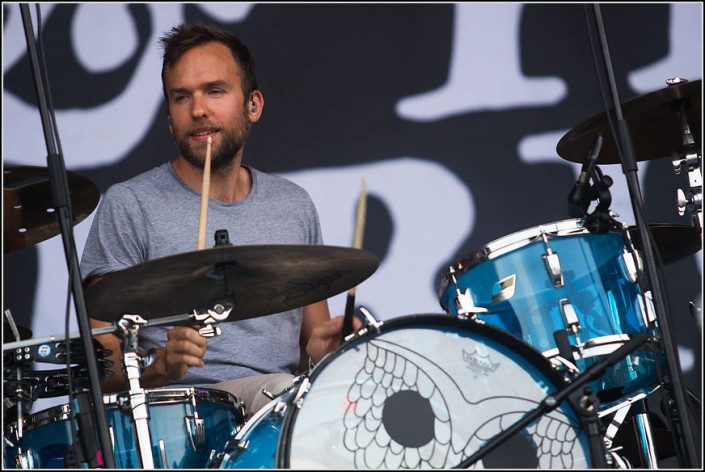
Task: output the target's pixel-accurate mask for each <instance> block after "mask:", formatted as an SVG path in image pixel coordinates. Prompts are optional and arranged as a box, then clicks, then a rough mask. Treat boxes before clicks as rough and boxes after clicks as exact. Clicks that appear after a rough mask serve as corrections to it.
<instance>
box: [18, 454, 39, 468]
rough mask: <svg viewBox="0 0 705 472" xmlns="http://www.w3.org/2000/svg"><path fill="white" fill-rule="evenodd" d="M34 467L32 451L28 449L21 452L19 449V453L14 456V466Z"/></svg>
mask: <svg viewBox="0 0 705 472" xmlns="http://www.w3.org/2000/svg"><path fill="white" fill-rule="evenodd" d="M35 467H36V465H35V463H34V457H33V456H32V451H31V450H28V451H26V452H22V450H21V449H20V452H19V454H17V455H16V456H15V468H17V469H34V468H35Z"/></svg>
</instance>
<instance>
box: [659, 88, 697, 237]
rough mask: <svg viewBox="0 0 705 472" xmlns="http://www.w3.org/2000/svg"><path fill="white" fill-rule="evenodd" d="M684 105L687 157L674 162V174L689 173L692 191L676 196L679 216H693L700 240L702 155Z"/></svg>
mask: <svg viewBox="0 0 705 472" xmlns="http://www.w3.org/2000/svg"><path fill="white" fill-rule="evenodd" d="M681 82H683V79H677V78H675V79H669V80H667V81H666V83H668V85H669V86H670V85H676V84H679V83H681ZM683 107H684V105H680V110H679V113H680V116H681V127H682V129H683V146H684V147H685V149H686V151H685V156H684V157H681V158H679V159H676V160H674V161H673V172H675V174H676V175H679V174H680V173H681V172H683V171H687V172H688V181H689V182H690V189H688V191H687V192H683V190H681V189H678V192H677V194H676V198H677V202H678V214H679V215H680V216H683V215H685V211H686V210H688V211H689V212H690V213H691V214H692V218H693V224H694V225H695V227H696V228H697V230H698V232H699V233H700V238H701V239H702V237H703V171H702V155H701V151H700V149H697V148H696V147H695V140H694V139H693V133H692V132H691V131H690V124H689V123H688V119H687V117H686V114H685V110H684V108H683Z"/></svg>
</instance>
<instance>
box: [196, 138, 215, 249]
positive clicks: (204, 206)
mask: <svg viewBox="0 0 705 472" xmlns="http://www.w3.org/2000/svg"><path fill="white" fill-rule="evenodd" d="M212 142H213V140H212V139H211V137H210V136H208V141H207V144H206V162H205V164H204V165H203V185H202V188H201V218H200V220H199V222H198V246H197V248H198V250H199V251H200V250H201V249H205V248H206V225H207V223H208V194H209V193H210V186H211V143H212Z"/></svg>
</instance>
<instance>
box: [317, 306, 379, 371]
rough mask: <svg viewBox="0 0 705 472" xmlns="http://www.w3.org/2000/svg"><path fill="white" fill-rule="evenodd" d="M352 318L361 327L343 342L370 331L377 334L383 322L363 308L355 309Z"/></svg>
mask: <svg viewBox="0 0 705 472" xmlns="http://www.w3.org/2000/svg"><path fill="white" fill-rule="evenodd" d="M353 316H355V317H356V318H357V319H359V320H360V321H361V322H362V327H361V328H360V329H359V330H357V331H356V332H354V333H350V334H348V335H347V336H346V337H345V339H343V342H348V341H350V340H351V339H354V338H356V337H358V336H364V335H365V334H367V333H368V332H370V331H373V332H376V333H379V330H380V327H381V326H382V325H383V324H384V321H377V319H376V318H375V317H374V316H373V315H372V313H370V312H369V310H368V309H367V308H365V307H364V306H360V307H357V308H355V311H354V312H353ZM314 368H315V367H314Z"/></svg>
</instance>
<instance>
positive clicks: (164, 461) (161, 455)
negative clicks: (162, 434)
mask: <svg viewBox="0 0 705 472" xmlns="http://www.w3.org/2000/svg"><path fill="white" fill-rule="evenodd" d="M159 458H160V459H161V461H162V468H164V469H166V468H168V467H169V465H168V464H169V462H167V458H166V444H165V443H164V440H163V439H160V440H159Z"/></svg>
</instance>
